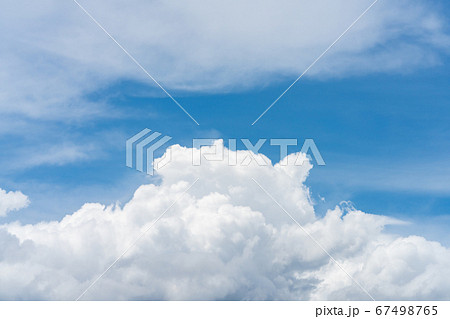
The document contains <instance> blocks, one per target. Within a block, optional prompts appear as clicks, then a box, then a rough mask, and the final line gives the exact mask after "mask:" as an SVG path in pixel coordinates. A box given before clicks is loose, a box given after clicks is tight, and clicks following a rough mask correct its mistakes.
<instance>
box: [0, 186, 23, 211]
mask: <svg viewBox="0 0 450 319" xmlns="http://www.w3.org/2000/svg"><path fill="white" fill-rule="evenodd" d="M29 204H30V201H29V199H28V196H26V195H24V194H22V192H20V191H16V192H13V191H10V192H6V191H5V190H3V189H1V188H0V217H4V216H6V215H7V214H8V213H9V212H12V211H16V210H19V209H22V208H25V207H27V206H28V205H29Z"/></svg>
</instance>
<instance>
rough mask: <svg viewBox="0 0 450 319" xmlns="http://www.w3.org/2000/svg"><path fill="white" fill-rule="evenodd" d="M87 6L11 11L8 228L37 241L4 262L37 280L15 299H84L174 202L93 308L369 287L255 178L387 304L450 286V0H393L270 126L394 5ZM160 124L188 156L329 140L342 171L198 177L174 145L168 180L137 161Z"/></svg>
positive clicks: (0, 120) (326, 146)
mask: <svg viewBox="0 0 450 319" xmlns="http://www.w3.org/2000/svg"><path fill="white" fill-rule="evenodd" d="M79 2H80V3H81V4H82V5H83V6H85V8H86V9H83V10H87V12H89V14H86V12H83V10H80V7H79V5H77V3H76V2H74V1H66V2H61V1H55V0H43V1H41V2H39V3H34V2H33V3H27V5H26V6H25V5H24V4H23V3H22V2H20V1H19V2H14V3H7V4H5V5H4V6H3V8H2V10H1V12H0V30H4V32H0V42H1V43H2V46H0V63H1V67H0V83H2V89H1V90H0V147H1V149H2V152H1V153H0V240H1V242H2V246H4V247H6V248H5V250H4V251H5V252H10V251H14V252H17V254H16V253H14V254H8V255H5V256H6V257H5V258H3V256H0V257H2V258H3V259H2V258H0V268H1V267H9V268H7V269H12V271H17V272H20V273H22V272H23V270H24V269H26V270H28V272H29V277H27V278H31V279H30V280H29V281H27V280H28V279H27V278H25V279H23V278H22V277H23V276H14V275H11V274H14V272H11V273H9V272H1V273H3V274H4V277H2V278H0V281H2V282H3V281H5V282H6V283H7V284H5V285H3V284H2V285H0V299H74V298H75V297H76V296H77V295H79V294H80V293H81V292H82V291H84V290H85V289H86V287H90V286H89V284H90V283H92V282H93V280H95V278H97V276H98V274H101V273H102V272H103V271H104V269H106V266H108V265H109V264H110V261H111V260H116V258H117V255H118V253H120V252H122V251H124V249H125V248H127V247H126V245H127V243H128V242H129V241H130V240H131V239H132V238H133V237H134V234H137V233H140V232H141V231H142V229H143V228H144V226H145V225H148V224H149V223H150V222H151V221H152V220H153V218H154V217H156V216H158V214H159V213H160V211H161V210H163V209H164V208H167V206H168V204H167V203H169V202H172V201H174V202H173V203H174V204H173V207H172V206H170V207H171V208H173V212H171V213H172V214H167V216H163V217H164V218H162V219H161V226H162V227H161V228H158V231H154V232H149V234H147V235H148V236H146V237H145V236H144V237H143V238H142V243H141V244H142V246H140V250H138V249H136V250H130V253H129V254H128V255H127V256H125V258H123V260H120V261H119V262H118V263H117V265H116V266H115V267H112V268H111V271H110V272H109V273H108V274H107V275H106V276H105V280H101V281H99V283H98V285H97V286H96V287H94V288H93V289H92V291H90V292H89V293H90V295H89V294H88V295H86V299H88V298H94V299H178V300H179V299H181V300H184V299H202V300H203V299H214V300H217V299H219V300H222V299H239V300H240V299H257V300H268V299H269V300H272V299H281V300H286V299H295V300H299V299H301V300H307V299H317V300H322V299H333V300H334V299H355V298H359V299H365V298H367V296H366V295H365V294H364V293H362V292H361V291H360V289H359V288H358V287H354V285H353V282H352V281H349V282H348V283H346V284H343V285H342V286H340V284H339V285H338V286H336V283H339V282H342V283H344V282H345V280H347V279H348V278H344V279H345V280H342V281H341V279H339V280H336V278H337V277H336V273H335V272H334V268H333V267H330V265H331V266H334V265H332V263H331V264H330V260H329V259H328V258H327V256H325V255H322V252H321V251H320V252H319V254H316V251H317V247H315V246H314V245H313V244H314V243H312V242H311V241H310V240H309V239H310V238H307V236H305V234H304V233H303V232H302V231H303V230H304V229H303V228H302V227H300V228H298V227H297V225H295V223H294V224H293V223H291V221H292V220H290V219H288V218H286V217H287V216H284V215H283V214H282V212H281V213H280V210H279V208H280V207H278V206H277V205H275V203H274V202H273V200H271V199H272V198H271V196H266V195H267V194H269V193H268V192H266V193H264V189H259V188H257V185H255V183H253V181H255V180H253V181H252V178H253V177H255V176H256V179H257V180H259V181H261V184H263V185H264V186H266V187H267V188H268V189H269V190H270V192H272V193H273V194H274V198H278V199H279V200H280V202H282V203H283V205H285V206H286V207H287V209H288V210H291V211H292V213H293V215H294V216H296V218H298V219H299V220H300V223H302V224H304V225H305V227H306V228H308V229H310V231H311V232H313V233H314V236H317V238H318V242H321V243H324V246H326V247H329V249H330V251H331V252H332V253H333V254H336V260H339V261H342V263H343V264H345V265H346V267H347V266H348V267H349V269H350V273H352V275H354V277H355V278H356V279H358V280H359V281H360V282H361V283H362V285H361V286H364V287H367V289H368V290H370V292H371V293H373V294H374V295H376V296H377V297H379V299H380V300H381V299H382V300H388V299H393V298H403V299H411V298H416V299H433V298H435V299H448V296H449V291H448V287H449V282H448V278H450V276H449V275H448V269H450V267H449V265H450V248H449V247H450V236H449V234H448V228H449V227H450V165H449V162H450V126H449V123H450V105H449V101H450V90H449V87H450V77H449V74H450V21H449V19H448V17H449V16H450V4H448V1H444V0H436V1H425V0H415V1H410V0H396V1H384V0H379V1H378V2H377V3H376V5H374V6H373V8H371V9H370V10H369V11H368V12H367V14H366V15H364V16H363V17H362V18H361V20H360V21H358V23H357V24H355V25H354V26H353V27H352V28H351V29H350V30H349V32H348V33H346V34H345V35H344V36H343V37H342V39H340V41H338V42H337V43H336V45H335V46H333V47H332V48H331V49H330V50H329V52H327V53H326V54H325V55H324V56H323V58H321V59H320V60H319V61H318V62H317V63H316V64H315V65H314V66H313V67H312V68H311V69H310V70H309V71H308V73H307V74H306V75H305V76H304V77H303V78H302V79H301V80H300V81H298V83H296V84H295V85H294V86H293V87H292V88H291V89H290V90H289V91H288V92H287V93H286V94H285V95H284V96H283V97H282V98H281V99H280V100H279V101H278V102H277V103H276V104H275V105H274V106H273V108H271V109H270V110H269V111H268V112H267V113H266V114H265V115H264V116H263V117H262V118H261V119H260V120H259V121H258V122H257V123H256V124H255V125H252V123H253V122H254V121H255V119H257V118H258V116H259V115H260V114H261V113H262V112H263V111H264V110H265V109H266V108H267V107H268V106H269V105H270V104H271V103H272V102H273V101H274V100H275V99H276V98H277V97H278V96H279V95H280V94H281V93H282V92H283V91H284V90H285V89H286V88H287V87H289V85H291V83H292V82H293V81H294V80H295V79H296V78H297V77H298V76H299V75H300V74H302V72H303V71H304V70H305V69H307V68H308V66H310V64H311V63H312V62H313V61H314V60H315V59H316V58H317V57H318V56H319V55H320V54H321V53H323V52H324V50H325V49H326V48H327V47H328V46H329V45H330V44H331V43H333V41H335V40H336V39H337V38H338V37H339V36H340V35H341V33H342V32H343V31H344V30H345V29H346V28H347V27H348V26H349V25H350V24H351V23H352V22H353V21H355V19H356V18H357V17H358V16H360V14H361V13H362V12H363V11H364V10H366V9H367V7H368V6H369V5H371V3H373V0H364V1H362V0H320V1H319V0H299V1H290V0H279V1H272V0H258V1H256V0H240V1H236V2H223V1H220V0H210V1H207V2H205V1H202V0H187V1H178V2H172V1H163V2H161V1H153V0H152V1H142V0H133V1H130V2H127V5H124V2H123V1H117V0H111V1H108V2H106V1H101V0H95V1H94V0H93V1H84V0H80V1H79ZM90 14H91V16H89V15H90ZM92 17H95V19H98V22H96V23H98V24H100V25H101V27H100V28H99V25H97V24H96V23H94V21H93V19H92ZM102 28H104V29H102ZM105 30H108V32H110V34H111V35H112V36H113V37H114V41H112V40H111V39H110V37H108V35H107V34H105ZM115 41H116V42H115ZM118 43H120V45H118ZM122 45H123V47H122V48H121V47H120V46H122ZM124 48H126V50H127V52H129V53H128V54H129V55H130V56H132V59H130V56H127V54H125V53H127V52H124V50H125V49H124ZM133 59H135V60H134V61H133ZM137 61H139V63H138V64H140V65H142V68H145V69H146V70H147V71H148V72H149V74H151V75H152V76H153V77H154V78H155V79H157V80H158V81H159V82H160V83H161V85H162V86H163V87H164V88H165V89H167V91H168V92H170V93H171V94H173V96H174V97H175V98H176V100H177V101H179V103H180V104H181V105H182V106H183V107H184V108H185V109H186V110H187V111H188V112H189V113H190V114H191V115H192V116H193V117H194V118H195V119H196V120H197V121H198V123H200V125H197V124H196V123H194V121H192V120H191V119H190V118H189V117H188V116H187V115H186V114H185V113H184V112H183V111H182V110H181V109H180V108H179V107H178V106H177V105H176V103H174V101H172V100H171V99H170V98H169V97H168V96H167V95H166V94H164V92H163V91H162V90H161V89H160V88H159V87H158V86H157V85H155V83H154V82H153V81H152V80H151V79H150V78H149V77H148V76H147V75H146V74H145V72H142V69H141V68H140V67H139V66H138V65H136V64H137V63H136V62H137ZM144 128H149V129H151V130H153V131H157V132H160V133H162V134H164V135H167V136H170V137H172V140H171V142H170V144H179V145H181V146H185V147H188V148H189V147H192V140H193V139H194V138H208V139H223V140H224V141H225V145H227V141H228V140H229V139H244V138H245V139H249V140H250V141H252V142H253V143H255V142H256V141H257V140H258V139H261V138H265V139H278V138H289V139H293V138H294V139H298V140H299V141H300V145H299V146H297V147H290V148H289V153H296V152H299V151H300V148H301V144H302V143H303V141H304V140H305V139H313V140H314V141H315V144H316V145H317V146H318V148H319V150H320V152H321V155H322V156H323V158H324V160H325V162H326V166H317V165H314V168H313V169H312V170H310V171H309V176H308V178H307V180H306V182H303V181H302V179H303V177H304V174H307V172H308V168H307V167H303V168H298V167H295V169H293V170H292V171H291V170H290V169H291V167H287V168H280V167H271V166H270V167H267V168H262V167H257V166H255V167H253V166H251V167H250V168H249V169H245V170H241V167H231V166H229V165H227V164H226V163H225V162H223V163H219V164H217V165H215V164H211V163H207V164H206V165H204V166H202V167H199V168H198V171H196V170H195V169H193V168H192V167H191V166H189V167H187V166H186V163H189V161H190V158H188V157H189V156H187V155H186V154H187V151H186V150H185V149H182V148H177V147H174V148H173V150H174V153H175V154H178V156H179V157H178V158H174V159H173V162H172V164H173V166H172V168H168V169H167V171H165V172H163V171H161V174H160V175H156V176H149V175H146V174H143V173H141V172H138V171H136V170H134V169H132V168H129V167H126V165H125V151H126V150H125V142H126V140H127V139H128V138H130V137H132V136H133V135H135V134H136V133H138V132H140V131H141V130H143V129H144ZM238 148H239V149H244V146H243V145H242V144H241V143H240V144H238ZM163 152H164V149H160V150H159V151H158V153H157V154H156V155H162V154H163ZM261 153H263V154H265V155H266V156H267V157H269V158H270V159H271V160H272V163H276V162H278V161H279V160H280V158H279V153H278V149H277V148H276V147H271V146H270V145H269V144H268V143H266V144H265V145H264V146H263V147H262V149H261ZM240 154H243V153H240ZM313 164H316V163H314V162H313ZM292 172H293V174H291V173H292ZM195 174H199V175H200V176H201V177H202V179H203V182H202V183H199V185H196V186H198V187H197V188H195V187H193V188H192V189H190V192H187V193H186V194H185V193H184V189H185V186H186V185H188V184H189V183H190V182H191V180H192V178H193V177H194V176H193V175H195ZM252 174H255V176H253V175H252ZM195 177H197V176H195ZM161 181H163V182H161ZM150 184H153V185H150ZM257 184H258V182H257ZM258 185H259V184H258ZM284 186H286V187H285V188H284ZM305 186H306V187H308V188H309V191H310V193H308V192H307V191H306V190H305ZM261 188H262V187H261ZM136 190H138V191H136ZM24 194H25V195H26V196H25V195H24ZM133 196H134V197H133ZM183 196H185V197H183ZM181 197H183V198H182V199H180V202H179V203H178V202H177V201H178V198H181ZM27 198H28V200H27ZM347 202H351V203H347ZM86 203H101V204H103V205H105V207H103V206H101V205H96V204H92V205H85V204H86ZM114 204H118V205H114ZM351 205H353V206H354V207H356V208H357V210H354V209H346V208H345V207H352V206H351ZM337 206H338V207H337ZM166 211H167V210H166ZM75 212H77V213H75ZM372 214H373V215H372ZM288 215H289V214H288ZM291 218H292V217H291ZM159 220H160V218H159V217H158V218H157V219H156V221H159ZM399 220H401V221H405V222H406V223H402V222H399ZM298 225H300V224H298ZM159 226H160V225H158V227H159ZM199 230H202V232H199ZM410 235H413V236H410ZM420 236H423V237H424V238H422V237H420ZM430 240H432V241H437V243H436V242H431V241H430ZM294 243H295V244H294ZM80 247H82V248H83V249H80ZM211 247H214V249H211ZM411 247H413V249H410V248H411ZM322 249H323V248H322ZM126 251H128V248H127V250H126ZM327 254H328V253H327ZM17 256H18V257H17ZM122 256H124V255H122ZM155 256H156V258H155ZM16 257H17V258H16ZM173 260H178V261H179V262H178V264H177V265H176V267H175V268H176V269H175V268H171V267H174V265H173V264H172V262H173ZM236 261H237V264H235V263H234V262H236ZM192 265H195V267H192ZM211 265H213V266H211ZM260 265H264V266H263V267H260ZM398 265H401V266H398ZM216 266H217V267H216ZM193 268H195V271H192V269H193ZM2 269H4V268H2ZM108 269H110V268H108ZM280 269H281V270H280ZM5 274H6V275H5ZM49 274H51V275H50V276H49ZM340 275H342V273H340ZM344 275H345V274H344ZM134 276H139V278H140V279H139V280H135V278H138V277H134ZM0 277H1V275H0ZM242 278H245V279H246V280H242ZM280 278H281V279H280ZM430 278H433V280H430ZM141 279H142V280H141ZM179 279H181V280H179ZM247 279H248V283H247ZM353 280H354V279H353ZM30 282H31V283H30ZM95 282H96V281H95ZM183 283H189V285H188V286H184V284H183ZM217 283H219V285H217ZM223 283H226V284H223ZM191 285H193V286H191ZM42 287H45V288H42ZM173 287H176V288H177V289H173ZM192 287H195V289H193V288H192ZM424 287H425V288H424ZM354 288H356V289H357V290H355V289H354ZM395 294H397V295H395Z"/></svg>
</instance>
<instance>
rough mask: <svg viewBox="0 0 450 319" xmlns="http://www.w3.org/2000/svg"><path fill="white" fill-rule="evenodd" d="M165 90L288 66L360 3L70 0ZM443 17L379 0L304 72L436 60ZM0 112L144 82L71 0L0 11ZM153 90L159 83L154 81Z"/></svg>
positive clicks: (297, 68)
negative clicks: (0, 85) (77, 0)
mask: <svg viewBox="0 0 450 319" xmlns="http://www.w3.org/2000/svg"><path fill="white" fill-rule="evenodd" d="M80 2H81V4H82V5H84V6H86V8H87V9H88V10H89V11H90V12H91V13H92V14H93V16H95V17H96V18H97V19H98V20H99V22H100V23H101V24H102V25H103V26H104V27H105V28H106V29H107V30H109V31H110V32H111V33H112V34H113V35H114V36H115V37H116V38H117V39H118V41H119V42H120V43H121V44H123V45H124V46H125V47H126V48H127V49H128V50H129V52H130V53H131V54H132V55H133V56H135V57H136V59H137V60H138V61H140V62H141V63H142V65H143V66H144V67H146V68H147V69H148V70H149V72H150V73H151V74H152V75H154V76H155V77H156V78H157V79H158V80H160V81H161V83H162V84H163V85H164V86H165V87H167V88H168V89H170V90H185V91H203V92H205V91H207V92H212V91H215V92H217V91H230V90H243V89H248V88H252V87H255V86H262V85H267V84H270V83H274V82H277V81H280V80H283V79H287V78H295V77H296V76H298V75H299V74H300V73H301V72H302V71H303V70H304V69H305V68H306V67H307V66H308V65H309V64H310V63H311V62H312V61H313V60H314V59H315V58H316V57H317V56H318V55H319V54H320V53H322V52H323V50H324V49H325V48H326V47H328V45H329V44H330V43H331V42H333V41H334V40H335V39H336V38H337V36H339V35H340V33H341V32H342V31H343V30H345V29H346V28H347V27H348V25H349V24H350V23H351V22H353V21H354V20H355V19H356V18H357V17H358V16H359V15H360V14H361V12H363V11H364V10H365V9H366V8H367V7H368V5H369V4H370V3H371V1H369V0H367V1H360V0H332V1H331V0H320V1H317V0H302V1H289V0H282V1H268V0H264V1H256V0H244V1H243V0H239V1H227V2H224V1H219V0H212V1H208V2H207V3H205V1H199V0H189V1H143V0H133V1H128V2H127V5H126V6H124V5H123V2H120V1H117V0H114V1H108V2H105V1H89V2H86V1H80ZM446 23H447V22H446V19H445V18H444V17H443V16H442V15H441V14H440V13H439V8H436V7H433V5H431V4H430V3H429V2H427V1H424V0H421V1H414V2H411V1H407V0H399V1H394V2H392V1H390V2H386V1H380V2H379V3H377V4H376V6H375V7H374V8H373V9H372V10H371V11H370V12H369V13H368V14H367V15H366V16H365V17H364V18H363V19H362V20H361V21H360V22H359V23H358V24H357V25H356V26H355V27H354V28H353V29H352V30H351V32H350V33H349V34H347V35H346V36H345V38H344V39H343V40H342V41H340V42H339V43H338V45H337V46H336V47H334V48H333V50H331V51H330V52H329V54H328V55H327V57H326V58H324V59H322V60H321V61H320V63H318V64H317V65H316V66H315V67H314V68H313V69H312V70H311V72H310V73H309V75H310V76H314V77H324V76H339V77H341V76H349V75H354V74H365V73H370V72H405V71H406V72H407V71H410V70H413V69H416V68H418V67H427V66H432V65H436V64H438V63H439V61H440V59H441V55H442V53H445V52H448V49H449V47H450V40H449V37H448V35H447V34H446V31H445V30H446V27H447V26H446ZM0 26H1V27H2V30H5V31H7V32H3V33H2V34H1V35H0V41H1V42H2V47H1V48H0V61H1V64H2V65H1V70H2V71H0V81H1V82H2V83H3V85H4V87H3V92H2V93H1V94H0V111H1V112H3V113H17V112H20V113H25V114H27V115H28V116H32V117H45V118H61V117H70V118H74V117H77V116H87V115H96V114H99V112H100V110H99V107H102V106H101V105H102V103H99V105H98V104H93V103H89V101H88V100H89V99H86V95H87V94H89V93H91V92H94V91H97V90H99V89H104V88H106V87H108V86H111V85H113V84H115V83H117V82H119V81H124V80H125V81H138V82H145V83H148V81H150V80H149V79H148V78H147V77H146V75H145V74H143V73H142V72H141V71H140V70H139V69H138V68H137V67H136V65H134V64H133V63H132V62H131V61H130V60H129V59H128V57H126V56H125V54H124V53H123V52H122V51H121V50H120V49H119V48H118V47H117V46H116V44H114V43H113V42H112V41H111V40H110V39H109V38H108V37H107V36H106V35H105V34H104V33H103V32H102V31H101V30H100V29H99V28H98V27H97V26H96V25H95V24H94V23H93V22H92V21H91V20H90V19H89V18H88V17H87V16H86V15H85V14H84V13H83V12H82V11H81V10H80V9H79V8H78V7H77V6H76V5H75V3H73V2H72V1H63V2H61V1H56V0H44V1H41V2H39V3H34V2H28V3H27V6H22V5H21V4H19V3H17V2H8V3H7V4H5V5H4V6H3V8H2V11H1V12H0ZM158 92H159V91H158Z"/></svg>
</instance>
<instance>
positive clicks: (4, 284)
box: [0, 143, 450, 300]
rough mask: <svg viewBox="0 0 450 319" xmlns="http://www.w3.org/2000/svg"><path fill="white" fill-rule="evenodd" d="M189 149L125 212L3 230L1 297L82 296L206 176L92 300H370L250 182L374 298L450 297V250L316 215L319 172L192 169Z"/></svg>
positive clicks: (175, 154)
mask: <svg viewBox="0 0 450 319" xmlns="http://www.w3.org/2000/svg"><path fill="white" fill-rule="evenodd" d="M220 145H221V144H220V143H218V144H217V146H220ZM191 151H192V150H191V149H188V148H184V147H180V146H178V145H175V146H172V159H173V161H172V162H171V163H170V164H169V165H167V166H165V167H164V168H163V169H162V170H161V171H160V174H161V184H160V185H143V186H141V187H139V189H138V190H137V191H136V192H135V194H134V196H133V198H132V199H131V200H130V201H129V202H128V203H127V204H126V205H124V206H123V207H118V206H108V207H106V206H104V205H101V204H85V205H84V206H83V207H82V208H81V209H80V210H78V211H77V212H75V213H73V214H71V215H67V216H66V217H65V218H63V219H62V220H61V221H59V222H58V221H54V222H42V223H39V224H35V225H21V224H20V223H12V224H4V225H2V226H0V241H1V243H2V244H1V245H0V247H1V248H0V282H1V285H0V298H1V299H75V298H76V297H78V295H79V294H80V293H81V292H82V291H83V290H84V289H85V288H86V287H87V286H88V285H89V284H90V283H91V282H92V281H93V280H94V279H95V278H96V277H97V276H98V275H99V274H101V273H102V272H103V271H104V270H105V269H106V268H107V267H108V266H109V265H110V263H112V262H113V261H114V259H115V258H117V256H119V255H120V254H121V253H122V252H123V251H124V250H125V249H126V248H127V247H128V245H129V244H130V243H131V242H132V241H133V240H134V239H135V238H136V237H137V236H139V234H140V232H141V231H143V230H144V229H146V228H147V227H148V226H149V225H151V224H152V223H153V221H154V220H155V219H156V218H157V217H158V216H159V215H160V214H161V213H162V212H163V211H164V210H165V209H166V208H167V207H169V206H170V205H171V204H172V203H173V202H174V201H175V200H176V199H177V198H178V197H179V196H180V195H181V194H182V193H183V191H184V190H185V189H186V188H187V187H188V186H189V185H190V183H191V182H192V181H194V180H195V179H196V178H197V177H199V178H200V180H199V181H198V183H197V184H196V185H195V186H194V187H193V188H192V189H191V190H190V191H189V192H188V193H187V194H185V195H184V197H182V198H181V199H180V200H179V201H178V202H177V203H176V204H175V205H174V206H173V207H172V209H171V210H169V211H168V212H167V213H166V214H165V215H164V216H163V218H161V219H160V220H159V222H158V223H157V224H156V225H155V227H154V228H152V229H151V230H150V231H149V232H148V233H147V234H146V235H145V236H144V237H143V238H142V240H141V241H139V242H138V244H137V245H136V246H135V247H134V248H133V249H131V250H130V251H129V253H127V254H126V255H125V256H124V258H123V259H122V260H120V261H119V262H118V263H117V264H116V265H115V266H114V267H113V268H112V269H111V270H110V271H109V272H108V273H107V274H106V275H105V276H104V277H103V278H102V279H101V280H100V281H99V282H98V283H97V284H96V285H95V286H94V287H93V288H92V289H91V290H90V291H89V292H88V293H87V294H86V296H85V297H86V298H87V299H302V300H304V299H367V296H366V295H365V294H364V293H363V292H362V291H361V290H360V289H359V288H358V287H357V286H356V285H354V284H353V283H352V281H351V280H350V279H349V278H348V277H347V276H346V275H345V274H344V273H343V272H342V271H341V270H340V269H339V268H338V267H337V266H336V265H335V264H334V263H333V262H331V261H330V260H329V258H328V257H327V255H326V254H325V253H324V252H323V251H322V250H321V249H320V248H318V247H317V246H316V244H314V243H313V242H312V241H311V239H310V238H308V236H306V235H305V233H304V232H303V231H302V230H301V229H300V228H299V227H298V226H297V225H296V224H295V223H293V222H292V220H291V219H290V218H289V217H288V216H286V215H285V213H283V211H281V210H280V208H279V207H278V206H277V205H276V204H275V203H274V202H273V201H272V200H271V199H270V198H268V196H266V194H265V193H264V192H263V191H262V190H261V189H260V188H259V187H258V186H257V185H256V184H255V183H254V182H253V181H252V179H251V178H255V179H256V180H257V181H258V182H259V183H261V184H262V185H263V186H264V187H265V188H266V189H267V190H268V191H269V192H270V193H271V194H272V195H273V196H274V197H275V198H276V199H277V200H278V201H279V202H280V203H282V205H283V206H284V207H285V208H286V209H287V210H288V211H289V212H290V213H291V214H292V215H293V216H294V217H295V218H296V219H297V220H298V221H299V222H300V223H302V225H304V227H305V228H306V229H307V230H308V231H309V232H310V233H311V234H312V235H313V236H314V237H315V238H316V240H317V241H319V242H320V243H321V245H322V246H323V247H325V248H326V249H327V250H328V251H329V252H330V253H331V254H332V255H333V256H334V257H335V258H336V260H338V261H339V263H340V264H341V265H342V266H343V267H344V268H345V269H346V270H347V271H348V272H349V273H350V274H351V275H352V276H353V277H354V278H355V279H356V280H357V281H358V282H359V283H360V284H361V285H362V286H364V287H365V288H366V289H367V290H368V291H370V293H371V294H372V295H373V296H374V297H375V298H376V299H380V300H385V299H448V298H450V291H449V290H448V287H449V286H450V279H449V278H450V251H449V250H448V249H447V248H445V247H443V246H442V245H441V244H439V243H437V242H430V241H427V240H426V239H424V238H422V237H416V236H410V237H401V236H397V235H394V234H389V233H386V232H385V231H383V228H384V226H385V225H387V224H393V223H398V221H396V220H393V219H391V218H388V217H385V216H376V215H371V214H367V213H363V212H361V211H358V210H355V209H353V208H351V207H352V206H351V205H344V206H342V207H336V208H335V209H333V210H330V211H328V212H327V214H326V216H325V217H323V218H318V217H317V216H316V215H315V212H314V207H313V206H312V204H311V202H310V200H309V190H308V188H307V187H306V186H305V184H304V181H305V180H306V178H307V176H308V173H309V170H310V169H311V165H310V164H305V165H304V166H302V167H299V166H293V165H289V166H281V165H279V164H275V165H270V166H265V167H263V166H257V165H255V164H254V163H252V164H250V165H249V166H247V167H243V166H228V165H227V163H228V161H227V160H224V161H214V162H212V161H210V162H206V161H204V162H203V164H202V165H201V166H192V155H191ZM226 152H228V150H226V149H225V153H226ZM246 155H247V153H246V151H239V152H238V157H239V158H240V159H243V158H244V157H245V156H246ZM290 156H291V157H293V156H296V155H290ZM300 156H304V155H300Z"/></svg>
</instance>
